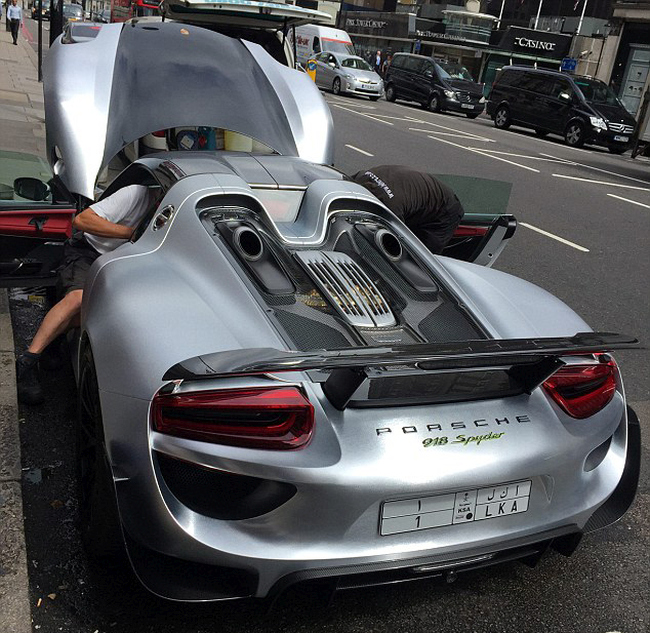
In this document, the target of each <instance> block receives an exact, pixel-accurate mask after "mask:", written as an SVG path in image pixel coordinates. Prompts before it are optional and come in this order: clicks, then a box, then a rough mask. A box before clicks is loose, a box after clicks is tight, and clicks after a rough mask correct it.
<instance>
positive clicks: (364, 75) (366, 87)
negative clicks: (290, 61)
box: [315, 51, 384, 101]
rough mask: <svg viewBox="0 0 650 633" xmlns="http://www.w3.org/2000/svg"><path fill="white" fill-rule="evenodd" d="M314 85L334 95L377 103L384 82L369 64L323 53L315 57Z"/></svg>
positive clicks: (358, 58) (353, 56)
mask: <svg viewBox="0 0 650 633" xmlns="http://www.w3.org/2000/svg"><path fill="white" fill-rule="evenodd" d="M315 59H316V85H317V86H320V87H321V88H327V89H328V90H331V91H332V92H333V93H334V94H335V95H337V94H341V93H345V94H356V95H363V96H366V97H369V98H370V99H371V101H377V99H379V97H381V96H382V95H383V94H384V82H383V80H382V78H381V77H380V76H379V75H378V74H377V73H376V72H375V71H374V70H373V69H372V67H371V66H370V64H369V63H368V62H367V61H365V60H364V59H361V57H357V56H356V55H344V54H338V53H329V52H326V51H325V52H323V53H319V54H318V55H316V58H315Z"/></svg>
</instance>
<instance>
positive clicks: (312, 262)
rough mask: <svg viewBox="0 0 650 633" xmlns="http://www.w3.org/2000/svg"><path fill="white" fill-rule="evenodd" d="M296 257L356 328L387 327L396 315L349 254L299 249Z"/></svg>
mask: <svg viewBox="0 0 650 633" xmlns="http://www.w3.org/2000/svg"><path fill="white" fill-rule="evenodd" d="M296 257H298V259H299V260H300V261H301V262H302V264H303V266H304V267H305V268H306V269H307V270H308V271H309V273H310V274H311V276H312V279H313V280H314V281H315V282H316V283H317V284H318V286H319V288H320V290H321V291H322V292H324V293H325V294H326V295H327V297H328V299H329V300H330V301H331V302H332V305H334V306H335V307H336V308H337V310H338V311H339V312H340V313H341V314H342V315H343V316H344V317H345V318H346V319H347V320H348V321H349V322H350V323H351V324H352V325H354V326H355V327H390V326H392V325H395V323H396V321H395V317H394V316H393V313H392V311H391V309H390V307H389V306H388V303H387V302H386V299H384V297H383V295H382V294H381V293H380V292H379V290H378V289H377V286H375V284H374V283H373V282H372V281H371V280H370V278H369V277H368V275H366V273H365V272H364V271H363V270H362V269H361V268H360V267H359V265H358V264H357V263H356V262H355V261H354V260H353V259H352V258H351V257H349V256H348V255H345V254H344V253H336V252H333V251H301V252H298V253H296Z"/></svg>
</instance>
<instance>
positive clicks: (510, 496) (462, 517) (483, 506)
mask: <svg viewBox="0 0 650 633" xmlns="http://www.w3.org/2000/svg"><path fill="white" fill-rule="evenodd" d="M531 486H532V482H531V480H530V479H527V480H524V481H515V482H513V483H509V484H501V485H498V486H489V487H487V488H478V489H474V490H463V491H461V492H456V493H449V494H446V495H437V496H435V497H421V498H419V499H406V500H404V501H389V502H386V503H384V505H383V506H382V509H381V516H380V519H381V520H380V533H381V535H382V536H389V535H390V534H400V533H402V532H415V531H419V530H426V529H429V528H435V527H443V526H449V525H456V524H458V523H470V522H472V521H483V520H485V519H494V518H498V517H505V516H509V515H511V514H520V513H522V512H526V511H527V510H528V502H529V500H530V490H531Z"/></svg>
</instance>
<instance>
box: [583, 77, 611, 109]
mask: <svg viewBox="0 0 650 633" xmlns="http://www.w3.org/2000/svg"><path fill="white" fill-rule="evenodd" d="M573 81H574V82H575V84H576V86H578V88H580V92H582V94H583V96H584V98H585V101H587V103H602V104H606V105H620V101H619V100H618V97H617V96H616V95H615V94H614V91H613V90H612V89H611V88H610V87H609V86H608V85H607V84H604V83H603V82H602V81H598V80H597V79H585V78H583V77H580V78H577V79H574V80H573Z"/></svg>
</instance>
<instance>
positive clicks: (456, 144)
mask: <svg viewBox="0 0 650 633" xmlns="http://www.w3.org/2000/svg"><path fill="white" fill-rule="evenodd" d="M428 138H430V139H431V140H432V141H438V142H440V143H447V145H453V146H454V147H460V149H464V150H467V151H468V152H474V153H475V154H479V155H481V156H485V157H486V158H491V159H493V160H500V161H501V162H503V163H508V164H510V165H514V166H515V167H521V168H522V169H527V170H528V171H534V172H535V173H536V174H539V169H533V168H532V167H528V165H520V164H519V163H515V162H513V161H511V160H506V159H505V158H500V157H499V156H491V155H490V154H485V153H483V151H482V150H478V149H474V148H472V147H465V146H464V145H459V144H458V143H452V142H451V141H445V139H443V138H437V137H435V136H429V137H428Z"/></svg>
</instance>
